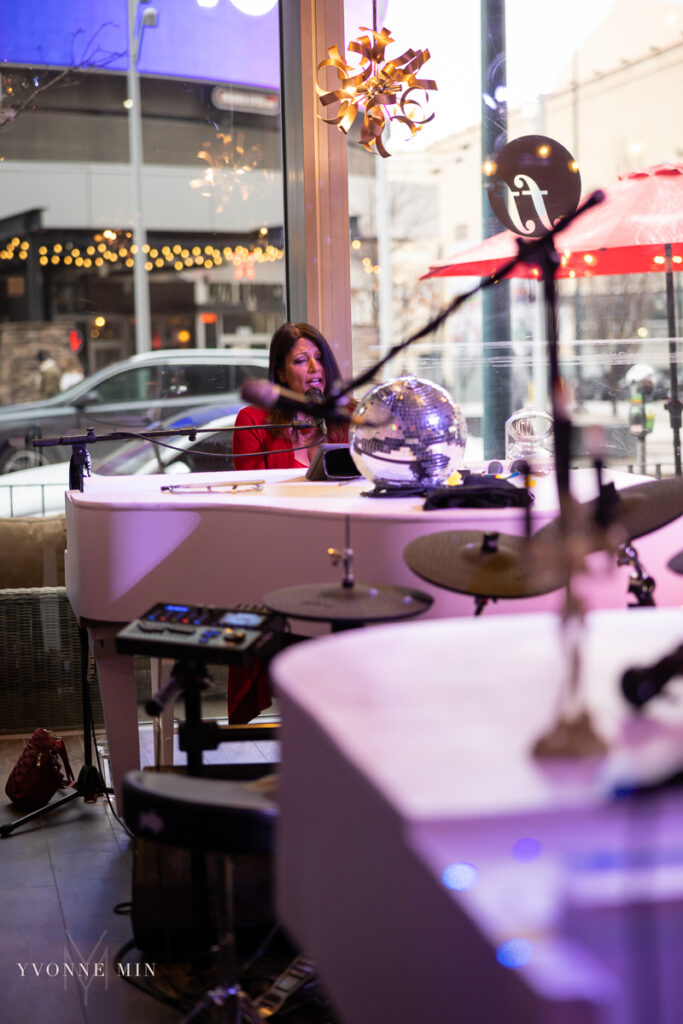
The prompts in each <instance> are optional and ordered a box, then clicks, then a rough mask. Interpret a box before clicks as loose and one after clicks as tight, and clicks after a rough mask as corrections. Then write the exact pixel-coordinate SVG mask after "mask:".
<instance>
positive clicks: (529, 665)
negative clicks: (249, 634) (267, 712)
mask: <svg viewBox="0 0 683 1024" xmlns="http://www.w3.org/2000/svg"><path fill="white" fill-rule="evenodd" d="M682 641H683V611H682V610H680V609H674V608H639V609H637V610H635V611H628V610H623V609H622V610H619V611H598V612H591V613H589V615H588V616H587V617H586V628H585V633H584V634H583V635H582V638H581V651H582V665H583V671H582V673H581V685H582V690H583V693H584V694H585V698H586V701H587V706H588V708H589V711H590V714H591V717H592V719H593V722H594V727H595V729H596V731H597V732H598V734H599V735H600V737H601V738H602V739H603V741H604V742H605V744H606V747H607V749H606V751H605V753H604V754H600V755H594V756H590V757H584V758H574V759H572V758H567V759H560V760H553V759H550V760H547V759H545V760H544V759H537V758H534V756H533V755H532V750H533V747H534V744H535V742H536V740H537V739H538V738H539V737H540V736H542V735H545V734H546V733H547V732H548V730H549V729H550V727H551V725H552V724H553V722H554V721H555V720H556V718H557V714H558V708H559V700H558V697H559V695H560V693H561V692H562V687H563V685H564V684H565V677H564V666H565V665H566V664H567V662H568V660H569V659H568V657H567V653H566V650H565V649H564V646H563V644H562V642H561V632H560V625H559V616H556V615H550V614H545V613H540V614H534V615H526V614H522V615H508V616H500V615H499V616H491V617H488V618H487V617H486V615H482V616H481V617H480V618H472V619H464V618H460V619H457V620H439V621H431V622H430V621H425V620H424V619H422V620H415V621H413V622H410V623H406V624H402V625H398V624H393V623H392V624H390V625H381V626H374V627H372V628H370V629H363V630H355V631H352V632H348V633H342V634H338V635H335V636H325V637H318V638H316V639H314V640H313V641H311V642H310V643H305V644H298V645H297V646H296V647H293V648H290V649H289V650H287V651H284V652H281V653H280V654H278V655H276V657H275V659H274V661H273V664H272V676H273V680H274V683H275V687H276V693H277V696H278V701H279V705H280V710H281V714H282V722H283V740H282V764H281V768H280V771H279V773H278V800H279V803H280V809H281V813H280V824H279V827H278V843H277V857H276V860H277V867H278V876H277V893H278V916H279V919H280V920H281V921H282V923H283V924H284V925H285V927H286V928H287V929H288V930H289V932H290V933H291V934H292V935H293V936H294V938H295V940H296V941H297V943H298V944H299V946H300V947H301V948H303V949H305V950H306V952H307V953H308V954H309V955H310V956H311V957H313V959H314V960H315V962H316V965H317V967H318V971H319V974H320V977H321V979H322V981H323V983H324V984H325V987H326V990H327V992H328V994H329V997H330V998H331V1000H332V1004H333V1006H334V1009H335V1011H336V1012H335V1019H339V1021H340V1022H341V1024H395V1022H406V1021H415V1022H423V1021H424V1022H427V1021H429V1022H434V1021H444V1022H451V1021H453V1022H456V1021H457V1022H458V1024H503V1022H505V1024H678V1022H679V1021H680V1020H681V1005H682V1003H683V973H682V972H681V963H683V788H681V785H680V782H679V784H678V786H674V787H672V788H665V789H662V790H660V791H658V792H654V793H651V794H649V795H647V796H645V795H643V794H641V796H640V797H638V798H631V799H629V798H627V797H622V798H621V799H615V798H614V796H613V794H614V792H615V790H619V789H623V788H628V787H633V786H635V785H639V786H644V785H647V784H652V783H654V782H656V781H660V780H664V779H667V778H670V777H671V776H672V775H674V774H675V773H676V772H677V771H680V769H681V767H682V766H683V679H678V680H675V679H672V680H671V683H670V684H667V691H668V692H667V694H666V697H658V698H657V699H656V700H653V701H651V702H650V703H649V704H647V705H646V707H645V708H643V710H642V711H641V712H640V713H638V712H636V711H635V710H634V709H633V708H632V707H631V706H630V705H629V704H628V703H627V701H626V700H625V698H624V697H623V696H622V693H621V685H620V682H621V676H622V674H623V672H624V670H625V669H627V668H634V667H639V666H649V665H653V664H655V663H656V662H657V661H658V660H659V659H660V658H662V657H664V656H665V655H668V654H670V653H671V652H673V651H674V650H675V649H676V648H677V647H678V646H679V645H680V644H681V642H682Z"/></svg>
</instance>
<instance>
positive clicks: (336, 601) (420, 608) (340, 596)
mask: <svg viewBox="0 0 683 1024" xmlns="http://www.w3.org/2000/svg"><path fill="white" fill-rule="evenodd" d="M432 603H433V599H432V598H431V597H430V595H429V594H425V593H423V592H422V591H421V590H412V589H409V588H408V587H394V586H389V585H387V584H380V583H377V584H369V583H354V584H353V586H351V587H344V586H342V585H341V584H338V585H337V584H333V583H305V584H303V585H301V586H295V587H283V588H282V589H281V590H273V591H271V593H269V594H266V596H265V597H264V598H263V604H265V605H266V606H267V607H268V608H271V609H272V610H273V611H274V612H277V613H278V614H280V615H287V616H291V617H292V618H295V619H309V620H310V621H312V622H332V623H336V624H343V623H347V624H348V623H362V622H390V621H392V620H393V619H408V618H410V617H411V616H413V615H421V614H422V612H426V611H427V610H428V609H429V608H430V607H431V605H432Z"/></svg>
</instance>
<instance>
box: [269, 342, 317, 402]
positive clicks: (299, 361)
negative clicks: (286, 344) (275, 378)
mask: <svg viewBox="0 0 683 1024" xmlns="http://www.w3.org/2000/svg"><path fill="white" fill-rule="evenodd" d="M280 378H281V383H282V384H285V385H286V386H287V387H288V388H289V389H290V390H291V391H298V392H300V393H301V394H303V393H304V392H306V391H308V389H309V388H318V389H319V390H320V391H322V392H323V393H324V391H325V371H324V369H323V364H322V360H321V358H320V349H319V348H318V346H317V345H316V344H315V343H314V342H312V341H310V340H309V339H308V338H297V340H296V341H295V342H294V344H293V345H292V347H291V348H290V350H289V352H288V353H287V355H286V356H285V366H284V370H283V371H281V373H280Z"/></svg>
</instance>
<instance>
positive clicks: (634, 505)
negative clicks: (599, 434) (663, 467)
mask: <svg viewBox="0 0 683 1024" xmlns="http://www.w3.org/2000/svg"><path fill="white" fill-rule="evenodd" d="M614 495H615V496H616V498H617V500H616V502H615V503H614V504H613V505H612V506H611V508H610V516H611V523H612V524H614V525H616V526H618V527H621V529H622V532H623V535H624V542H626V541H631V540H635V539H636V537H643V536H645V535H646V534H648V533H652V532H654V531H655V530H659V529H661V528H662V527H663V526H666V525H667V524H668V523H672V522H673V521H674V520H675V519H677V518H678V517H679V516H680V515H683V477H680V476H675V477H667V478H666V479H665V480H647V481H646V482H645V483H640V484H634V485H633V486H632V487H624V488H622V489H621V490H619V491H615V492H614ZM577 510H578V518H579V525H580V528H581V529H582V532H583V533H584V539H585V540H586V542H587V546H588V548H589V550H592V551H599V550H601V549H602V548H603V547H604V537H603V536H602V533H603V531H602V530H600V529H599V528H598V525H597V523H596V514H597V511H598V499H597V498H595V499H594V500H593V501H586V502H582V503H581V504H579V505H578V506H577ZM591 527H592V531H593V533H592V535H590V536H586V534H590V531H591ZM559 529H560V521H559V518H558V519H553V521H552V522H550V523H548V524H547V525H546V526H543V527H541V529H540V530H538V531H537V532H536V533H535V534H534V537H533V540H534V542H537V541H538V542H544V541H552V539H553V537H554V534H555V533H557V532H559Z"/></svg>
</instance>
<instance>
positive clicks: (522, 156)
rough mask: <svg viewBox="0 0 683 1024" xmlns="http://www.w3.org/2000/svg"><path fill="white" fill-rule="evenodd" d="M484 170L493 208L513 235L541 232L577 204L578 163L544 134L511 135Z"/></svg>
mask: <svg viewBox="0 0 683 1024" xmlns="http://www.w3.org/2000/svg"><path fill="white" fill-rule="evenodd" d="M484 170H485V173H486V174H487V175H488V179H489V186H488V196H489V202H490V203H491V208H492V209H493V212H494V213H495V215H496V217H497V218H498V220H499V221H500V222H501V224H503V225H504V226H505V227H506V228H508V229H509V230H510V231H514V232H516V234H518V235H526V236H527V237H529V238H534V237H536V236H538V235H542V234H544V233H545V232H546V231H549V230H550V229H551V228H553V227H554V226H555V224H556V222H557V220H558V219H559V218H560V217H563V216H566V215H567V214H570V213H573V212H574V210H576V208H577V206H578V205H579V199H580V198H581V176H580V175H579V167H578V164H577V163H576V161H575V160H574V158H573V156H572V155H571V153H570V152H569V150H567V149H565V148H564V146H561V145H560V143H559V142H556V141H555V140H554V139H549V138H548V137H547V136H545V135H524V136H522V138H520V139H513V141H512V142H508V144H507V145H506V146H503V148H502V149H501V150H500V152H499V153H498V154H497V156H496V157H495V160H494V161H491V162H489V163H488V164H486V166H485V168H484Z"/></svg>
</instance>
